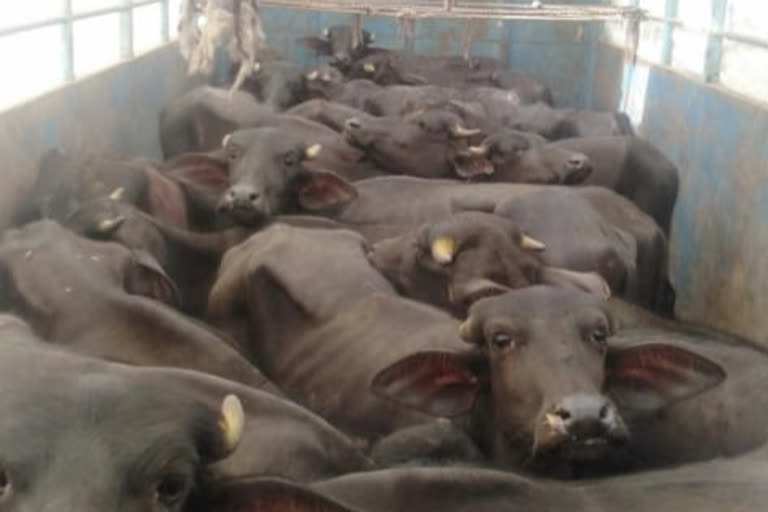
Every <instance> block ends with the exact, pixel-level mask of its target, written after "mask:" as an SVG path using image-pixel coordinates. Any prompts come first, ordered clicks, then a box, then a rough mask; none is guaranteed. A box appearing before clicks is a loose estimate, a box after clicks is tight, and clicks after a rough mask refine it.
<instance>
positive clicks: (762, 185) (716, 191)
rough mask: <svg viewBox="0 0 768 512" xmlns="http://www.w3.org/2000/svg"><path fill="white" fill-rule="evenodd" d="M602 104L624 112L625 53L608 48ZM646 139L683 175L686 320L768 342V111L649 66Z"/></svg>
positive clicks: (678, 217) (679, 282)
mask: <svg viewBox="0 0 768 512" xmlns="http://www.w3.org/2000/svg"><path fill="white" fill-rule="evenodd" d="M596 60H597V67H596V74H595V81H594V104H595V106H596V107H600V108H616V107H617V106H618V105H619V102H620V98H621V92H622V84H623V87H624V89H625V91H624V92H625V93H626V92H629V91H627V90H626V89H627V86H628V85H629V83H630V81H629V80H627V78H626V77H627V73H625V70H624V62H623V59H622V53H621V51H619V50H617V49H615V48H611V47H601V48H600V50H599V52H598V55H597V59H596ZM631 82H632V94H633V95H634V96H635V97H636V98H637V99H638V100H642V101H638V102H636V103H635V106H636V107H639V109H638V111H636V112H634V113H633V114H634V115H635V117H636V118H637V120H638V121H639V130H640V133H641V134H642V135H643V136H645V137H647V138H648V139H650V140H651V141H652V142H653V143H654V144H656V145H658V146H659V147H660V148H661V149H662V150H663V151H664V153H665V154H667V156H669V157H670V158H671V159H672V160H673V161H674V162H676V163H677V165H678V166H679V168H680V172H681V178H682V179H681V194H680V199H679V201H678V204H677V208H676V211H675V216H674V224H673V236H672V270H673V278H674V283H675V286H676V287H677V289H678V293H679V303H678V313H679V314H680V315H681V316H682V317H684V318H688V319H691V320H695V321H698V322H702V323H705V324H709V325H712V326H716V327H720V328H722V329H726V330H730V331H732V332H736V333H739V334H742V335H745V336H748V337H751V338H753V339H756V340H758V341H760V342H762V343H768V264H767V263H766V262H767V261H768V260H766V256H767V255H768V229H766V228H765V225H764V224H763V223H764V222H765V221H766V219H768V104H758V103H756V102H754V101H751V100H749V99H746V98H743V97H739V96H737V95H735V94H734V93H731V92H729V91H726V90H725V89H723V88H721V87H718V86H712V85H707V84H704V83H703V82H701V81H700V80H699V79H697V78H694V77H689V76H684V75H681V74H679V73H677V72H674V71H671V70H669V69H666V68H663V67H658V66H653V65H646V64H642V63H640V64H639V65H638V68H637V69H636V70H635V72H634V80H632V81H631Z"/></svg>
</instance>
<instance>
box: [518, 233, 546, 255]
mask: <svg viewBox="0 0 768 512" xmlns="http://www.w3.org/2000/svg"><path fill="white" fill-rule="evenodd" d="M520 247H522V248H523V249H528V250H529V251H543V250H544V249H546V248H547V244H545V243H544V242H542V241H541V240H536V239H535V238H533V237H531V236H528V235H526V234H523V235H522V236H521V237H520Z"/></svg>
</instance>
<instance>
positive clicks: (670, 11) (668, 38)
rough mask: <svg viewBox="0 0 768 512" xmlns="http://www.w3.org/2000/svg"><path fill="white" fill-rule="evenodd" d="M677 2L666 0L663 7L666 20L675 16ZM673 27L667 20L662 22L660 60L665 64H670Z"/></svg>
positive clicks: (673, 43) (675, 0)
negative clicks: (662, 33) (662, 34)
mask: <svg viewBox="0 0 768 512" xmlns="http://www.w3.org/2000/svg"><path fill="white" fill-rule="evenodd" d="M677 4H678V0H667V5H666V6H665V9H664V17H665V18H667V19H668V20H671V19H674V18H677ZM674 34H675V27H674V25H673V24H672V23H670V22H669V21H667V22H665V23H664V39H663V40H662V46H661V62H662V63H663V64H664V65H665V66H669V65H670V64H672V52H673V51H674V45H675V38H674Z"/></svg>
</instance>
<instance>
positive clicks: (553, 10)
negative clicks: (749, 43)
mask: <svg viewBox="0 0 768 512" xmlns="http://www.w3.org/2000/svg"><path fill="white" fill-rule="evenodd" d="M260 3H261V4H262V5H271V6H276V7H290V8H293V9H310V10H315V11H331V12H338V13H348V14H365V15H379V16H394V17H398V18H469V19H487V18H492V19H520V20H555V21H556V20H563V21H610V20H617V19H621V18H625V17H638V16H640V14H641V13H642V11H641V10H640V9H638V8H636V7H620V6H597V5H568V4H549V3H546V4H544V5H542V6H541V7H534V6H532V5H520V4H508V3H502V2H483V1H471V0H368V1H360V0H261V2H260Z"/></svg>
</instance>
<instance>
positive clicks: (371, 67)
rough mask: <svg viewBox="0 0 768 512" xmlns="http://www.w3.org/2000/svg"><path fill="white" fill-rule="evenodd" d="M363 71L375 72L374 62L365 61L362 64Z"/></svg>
mask: <svg viewBox="0 0 768 512" xmlns="http://www.w3.org/2000/svg"><path fill="white" fill-rule="evenodd" d="M363 71H365V72H366V73H375V72H376V64H374V63H373V62H366V63H365V64H363Z"/></svg>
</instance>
